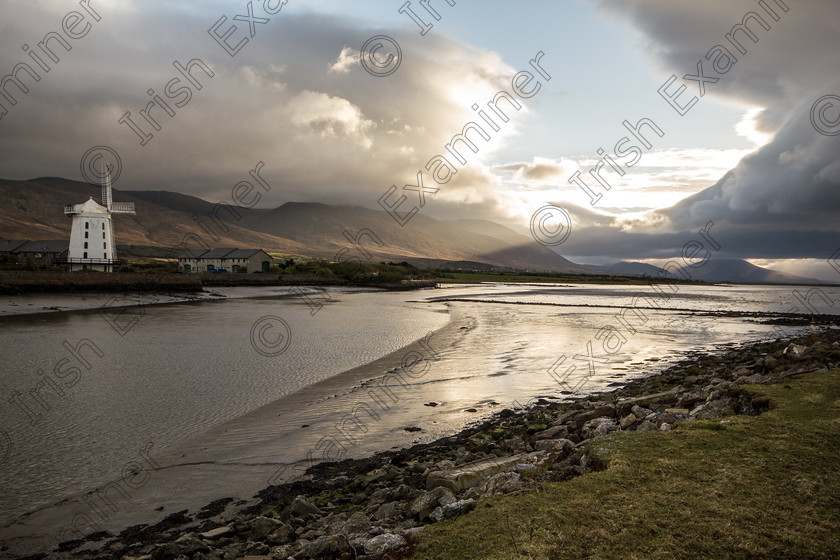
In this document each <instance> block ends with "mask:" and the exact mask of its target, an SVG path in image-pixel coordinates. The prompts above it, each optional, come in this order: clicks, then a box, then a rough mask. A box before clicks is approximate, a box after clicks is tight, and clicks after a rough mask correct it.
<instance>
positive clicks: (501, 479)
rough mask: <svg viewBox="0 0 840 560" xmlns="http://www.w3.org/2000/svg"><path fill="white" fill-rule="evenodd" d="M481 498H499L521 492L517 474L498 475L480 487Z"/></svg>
mask: <svg viewBox="0 0 840 560" xmlns="http://www.w3.org/2000/svg"><path fill="white" fill-rule="evenodd" d="M481 490H482V492H481V495H482V496H501V495H503V494H511V493H513V492H518V491H520V490H522V477H521V476H519V473H516V472H511V473H499V474H497V475H496V476H494V477H493V478H491V479H490V480H488V481H487V482H486V483H484V484H483V485H482V486H481Z"/></svg>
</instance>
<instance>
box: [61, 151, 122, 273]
mask: <svg viewBox="0 0 840 560" xmlns="http://www.w3.org/2000/svg"><path fill="white" fill-rule="evenodd" d="M64 213H65V214H66V215H68V216H71V217H72V218H73V224H72V226H71V228H70V248H69V250H68V253H67V262H68V264H69V265H70V270H87V269H90V270H101V271H104V272H111V271H113V267H114V265H115V264H116V263H117V245H116V243H115V242H114V228H113V225H112V224H111V215H112V214H134V213H135V212H134V203H133V202H112V193H111V162H105V163H103V164H102V204H97V203H96V201H94V200H93V197H91V198H90V200H88V201H87V202H84V203H82V204H70V205H68V206H65V207H64Z"/></svg>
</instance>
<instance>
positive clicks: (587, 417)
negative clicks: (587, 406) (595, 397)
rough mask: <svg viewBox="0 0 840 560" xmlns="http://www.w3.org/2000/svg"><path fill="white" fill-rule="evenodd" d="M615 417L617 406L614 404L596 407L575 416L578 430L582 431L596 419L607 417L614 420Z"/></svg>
mask: <svg viewBox="0 0 840 560" xmlns="http://www.w3.org/2000/svg"><path fill="white" fill-rule="evenodd" d="M613 416H615V405H614V404H604V405H600V406H596V407H595V408H593V409H592V410H587V411H586V412H581V413H580V414H578V415H577V416H575V426H576V427H577V429H578V430H579V429H581V428H582V427H583V426H584V425H585V424H586V423H587V422H589V421H591V420H594V419H596V418H601V417H607V418H612V417H613Z"/></svg>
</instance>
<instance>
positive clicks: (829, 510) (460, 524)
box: [411, 369, 840, 560]
mask: <svg viewBox="0 0 840 560" xmlns="http://www.w3.org/2000/svg"><path fill="white" fill-rule="evenodd" d="M749 389H750V390H752V391H755V392H756V393H758V394H760V395H763V396H766V397H768V398H769V399H770V400H771V402H772V406H773V409H772V410H770V411H769V412H766V413H764V414H762V415H760V416H757V417H753V416H732V417H728V418H727V419H725V420H723V421H721V420H720V419H716V420H697V421H694V422H687V423H684V424H681V425H679V427H678V428H677V429H675V430H674V431H671V432H649V433H626V434H611V435H609V436H606V437H604V438H601V439H599V440H596V441H595V442H593V443H592V444H590V446H591V448H592V450H593V451H595V452H596V453H602V455H601V457H602V458H603V459H605V460H606V461H607V462H608V465H609V468H608V469H607V470H604V471H601V472H597V473H590V474H587V475H585V476H582V477H578V478H575V479H573V480H571V481H567V482H548V483H543V484H541V485H540V489H539V491H535V492H530V493H528V494H525V495H519V496H507V497H501V498H491V499H489V500H487V501H485V502H483V503H481V504H480V505H479V507H478V508H477V509H476V510H475V511H473V512H472V513H470V514H469V515H465V516H462V517H460V518H458V519H455V520H453V521H445V522H443V523H439V524H435V525H430V526H427V527H426V529H425V530H424V532H423V535H422V537H421V539H420V542H419V543H418V546H417V548H416V550H415V552H414V554H413V555H412V556H411V558H412V559H414V560H426V559H434V560H443V559H448V558H451V559H468V558H469V559H505V560H511V559H526V558H529V559H530V558H533V559H542V558H604V559H608V558H615V559H622V560H626V559H633V558H704V559H710V558H712V559H713V558H720V559H724V558H725V559H733V558H762V559H764V558H838V557H840V369H834V370H830V371H828V372H822V373H811V374H807V375H804V376H797V377H795V378H789V379H787V380H785V381H783V382H781V383H778V384H772V385H761V386H752V387H749ZM598 450H602V451H598Z"/></svg>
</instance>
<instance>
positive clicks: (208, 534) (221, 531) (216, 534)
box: [201, 525, 233, 539]
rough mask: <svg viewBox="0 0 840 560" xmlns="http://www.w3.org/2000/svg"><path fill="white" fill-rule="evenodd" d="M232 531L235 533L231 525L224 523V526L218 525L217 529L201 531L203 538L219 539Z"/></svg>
mask: <svg viewBox="0 0 840 560" xmlns="http://www.w3.org/2000/svg"><path fill="white" fill-rule="evenodd" d="M231 533H233V528H232V527H231V526H230V525H224V526H222V527H216V528H215V529H210V530H209V531H205V532H204V533H201V538H203V539H218V538H221V537H226V536H228V535H230V534H231Z"/></svg>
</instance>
